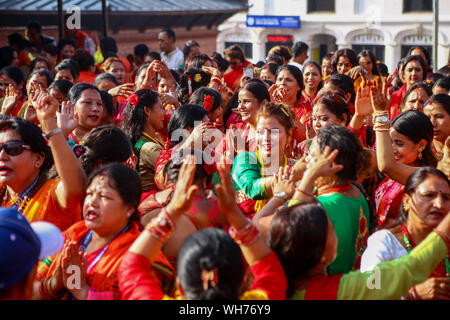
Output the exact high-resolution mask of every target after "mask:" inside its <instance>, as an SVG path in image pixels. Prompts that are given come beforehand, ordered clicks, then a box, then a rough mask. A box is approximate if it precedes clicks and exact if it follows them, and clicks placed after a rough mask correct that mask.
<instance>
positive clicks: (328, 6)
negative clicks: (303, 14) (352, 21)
mask: <svg viewBox="0 0 450 320" xmlns="http://www.w3.org/2000/svg"><path fill="white" fill-rule="evenodd" d="M322 11H329V12H334V0H308V7H307V12H308V13H313V12H322Z"/></svg>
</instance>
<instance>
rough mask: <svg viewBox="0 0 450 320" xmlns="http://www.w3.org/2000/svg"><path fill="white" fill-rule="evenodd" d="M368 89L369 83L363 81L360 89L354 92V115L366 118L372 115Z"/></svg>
mask: <svg viewBox="0 0 450 320" xmlns="http://www.w3.org/2000/svg"><path fill="white" fill-rule="evenodd" d="M370 87H371V84H370V82H369V81H364V82H363V85H362V88H361V87H358V90H357V91H356V99H355V114H356V115H358V116H361V117H366V116H370V115H372V113H373V108H372V101H371V96H370Z"/></svg>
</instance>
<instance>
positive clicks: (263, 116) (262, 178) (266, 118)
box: [231, 102, 301, 212]
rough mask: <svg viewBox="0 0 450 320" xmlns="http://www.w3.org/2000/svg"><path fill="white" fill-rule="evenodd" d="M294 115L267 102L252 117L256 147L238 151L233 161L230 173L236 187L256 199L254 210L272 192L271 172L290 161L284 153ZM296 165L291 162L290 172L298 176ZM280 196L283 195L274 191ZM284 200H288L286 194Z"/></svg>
mask: <svg viewBox="0 0 450 320" xmlns="http://www.w3.org/2000/svg"><path fill="white" fill-rule="evenodd" d="M294 119H295V116H294V114H293V112H292V111H291V110H290V109H289V108H287V107H285V106H283V105H282V104H276V103H272V102H269V103H267V104H265V105H264V106H263V107H262V108H261V109H260V110H259V112H258V115H257V118H256V122H257V125H256V138H257V143H258V147H257V151H256V152H253V153H250V152H244V153H241V154H239V155H238V156H237V157H236V158H235V159H234V162H233V169H232V172H231V173H232V177H233V183H234V187H235V188H236V190H242V191H244V193H245V194H246V195H247V197H249V198H250V199H253V200H260V201H257V202H256V205H255V211H256V212H258V211H259V210H260V209H261V208H262V207H263V206H264V204H265V203H266V202H267V201H268V199H270V198H271V197H272V196H274V195H273V192H272V181H273V176H274V175H275V174H276V173H277V172H278V170H279V168H280V167H282V168H284V167H285V166H286V165H293V164H294V161H293V160H288V158H287V156H286V154H287V153H288V149H289V147H290V142H291V136H292V131H293V124H294ZM298 167H299V165H296V166H294V170H292V173H291V174H294V175H295V176H296V177H297V179H299V178H300V177H301V170H300V169H299V168H298ZM278 196H281V197H283V195H280V194H278ZM285 200H288V198H286V199H285Z"/></svg>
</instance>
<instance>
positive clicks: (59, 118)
mask: <svg viewBox="0 0 450 320" xmlns="http://www.w3.org/2000/svg"><path fill="white" fill-rule="evenodd" d="M74 109H75V106H74V105H73V104H72V103H71V102H70V101H64V102H63V103H62V106H61V111H57V112H56V122H57V124H58V127H60V128H61V130H62V132H63V135H64V137H68V136H69V134H70V133H71V132H72V131H73V130H74V129H75V128H76V127H77V125H78V114H77V113H75V111H74Z"/></svg>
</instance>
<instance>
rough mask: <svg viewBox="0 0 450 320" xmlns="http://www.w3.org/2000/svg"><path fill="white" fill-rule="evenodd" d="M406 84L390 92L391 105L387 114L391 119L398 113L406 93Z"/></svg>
mask: <svg viewBox="0 0 450 320" xmlns="http://www.w3.org/2000/svg"><path fill="white" fill-rule="evenodd" d="M406 91H407V90H406V84H404V85H403V86H402V87H401V88H400V89H398V90H397V91H395V92H394V93H393V94H392V98H391V105H390V106H389V114H390V118H391V120H392V119H394V118H395V117H396V116H397V115H399V114H400V109H399V108H400V104H401V103H402V101H403V98H404V97H405V94H406Z"/></svg>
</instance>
